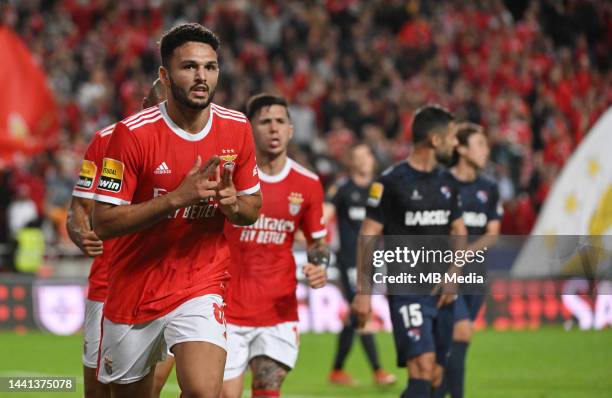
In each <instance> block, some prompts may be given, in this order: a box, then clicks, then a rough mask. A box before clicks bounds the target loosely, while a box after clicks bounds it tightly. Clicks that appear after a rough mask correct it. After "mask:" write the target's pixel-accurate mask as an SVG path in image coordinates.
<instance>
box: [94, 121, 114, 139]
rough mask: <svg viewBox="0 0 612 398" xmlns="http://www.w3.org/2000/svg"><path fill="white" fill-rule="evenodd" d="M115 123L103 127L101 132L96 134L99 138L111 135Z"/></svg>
mask: <svg viewBox="0 0 612 398" xmlns="http://www.w3.org/2000/svg"><path fill="white" fill-rule="evenodd" d="M115 125H116V123H113V124H111V125H110V126H106V127H104V128H103V129H102V130H100V131H99V132H98V135H99V136H100V137H106V136H107V135H109V134H112V132H113V130H115Z"/></svg>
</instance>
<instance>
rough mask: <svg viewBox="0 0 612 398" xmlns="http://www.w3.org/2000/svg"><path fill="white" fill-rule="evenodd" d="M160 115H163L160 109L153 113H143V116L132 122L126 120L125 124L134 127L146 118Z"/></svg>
mask: <svg viewBox="0 0 612 398" xmlns="http://www.w3.org/2000/svg"><path fill="white" fill-rule="evenodd" d="M159 115H161V112H159V111H157V112H152V113H149V114H147V115H143V116H141V117H139V118H137V119H134V120H132V121H131V122H128V123H125V122H124V123H123V124H125V125H126V126H127V127H132V126H134V125H136V124H138V123H140V122H142V121H144V120H149V119H153V118H156V117H158V116H159Z"/></svg>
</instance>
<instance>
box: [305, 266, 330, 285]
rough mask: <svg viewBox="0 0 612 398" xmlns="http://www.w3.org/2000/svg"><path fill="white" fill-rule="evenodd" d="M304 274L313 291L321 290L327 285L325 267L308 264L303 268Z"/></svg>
mask: <svg viewBox="0 0 612 398" xmlns="http://www.w3.org/2000/svg"><path fill="white" fill-rule="evenodd" d="M302 272H303V273H304V276H305V277H306V279H307V280H308V285H309V286H310V287H311V288H313V289H318V288H321V287H323V286H325V284H326V283H327V269H326V268H325V266H323V265H315V264H311V263H307V264H306V265H304V267H302Z"/></svg>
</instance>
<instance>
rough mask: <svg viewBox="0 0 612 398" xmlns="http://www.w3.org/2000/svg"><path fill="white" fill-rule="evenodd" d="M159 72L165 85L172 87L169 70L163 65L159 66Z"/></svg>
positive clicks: (160, 78)
mask: <svg viewBox="0 0 612 398" xmlns="http://www.w3.org/2000/svg"><path fill="white" fill-rule="evenodd" d="M158 73H159V80H161V82H162V83H163V84H164V86H166V87H170V78H169V77H168V70H167V69H166V68H165V67H164V66H163V65H161V66H160V67H159V72H158Z"/></svg>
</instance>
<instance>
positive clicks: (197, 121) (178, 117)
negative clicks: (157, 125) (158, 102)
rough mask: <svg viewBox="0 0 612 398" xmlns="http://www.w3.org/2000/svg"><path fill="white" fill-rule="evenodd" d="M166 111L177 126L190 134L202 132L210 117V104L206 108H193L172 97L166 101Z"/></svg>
mask: <svg viewBox="0 0 612 398" xmlns="http://www.w3.org/2000/svg"><path fill="white" fill-rule="evenodd" d="M166 111H167V112H168V117H170V119H172V121H173V122H174V123H176V125H177V126H179V127H180V128H181V129H183V130H185V131H186V132H188V133H190V134H198V133H199V132H201V131H202V129H204V126H206V123H208V119H209V118H210V105H209V106H207V107H206V108H205V109H191V108H188V107H186V106H183V105H180V104H179V103H178V102H176V101H174V100H172V99H170V98H168V101H167V102H166Z"/></svg>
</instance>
